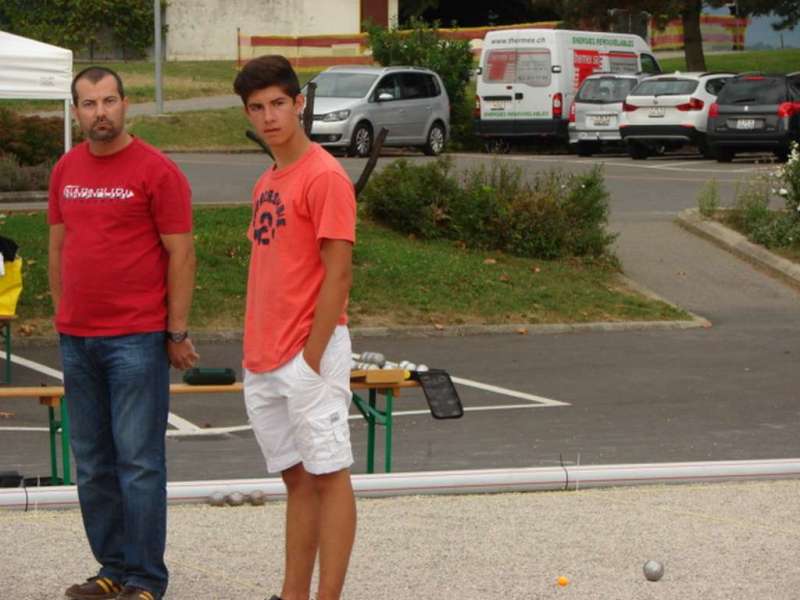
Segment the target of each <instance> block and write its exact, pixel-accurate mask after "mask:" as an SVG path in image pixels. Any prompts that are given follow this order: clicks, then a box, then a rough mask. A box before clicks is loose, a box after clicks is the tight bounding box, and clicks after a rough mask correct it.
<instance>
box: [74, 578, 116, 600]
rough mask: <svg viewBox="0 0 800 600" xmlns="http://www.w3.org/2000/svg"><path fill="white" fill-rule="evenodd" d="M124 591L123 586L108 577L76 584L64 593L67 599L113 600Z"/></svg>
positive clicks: (90, 579)
mask: <svg viewBox="0 0 800 600" xmlns="http://www.w3.org/2000/svg"><path fill="white" fill-rule="evenodd" d="M120 591H122V586H121V585H120V584H118V583H117V582H116V581H114V580H113V579H109V578H108V577H90V578H89V579H87V580H86V582H85V583H76V584H75V585H71V586H70V587H68V588H67V591H66V592H64V597H65V598H72V599H73V600H106V599H107V600H113V599H114V598H116V597H117V594H119V593H120Z"/></svg>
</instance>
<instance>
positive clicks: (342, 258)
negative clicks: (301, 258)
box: [303, 239, 353, 373]
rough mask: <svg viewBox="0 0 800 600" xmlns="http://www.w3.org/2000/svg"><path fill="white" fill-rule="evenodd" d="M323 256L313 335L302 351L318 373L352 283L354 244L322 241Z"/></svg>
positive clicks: (311, 334)
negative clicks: (323, 276)
mask: <svg viewBox="0 0 800 600" xmlns="http://www.w3.org/2000/svg"><path fill="white" fill-rule="evenodd" d="M320 256H321V258H322V266H323V267H324V269H325V278H324V279H323V280H322V287H321V288H320V291H319V297H318V298H317V306H316V309H315V310H314V321H313V322H312V324H311V333H310V334H309V336H308V340H306V345H305V348H304V349H303V358H305V361H306V362H307V363H308V366H309V367H311V368H312V369H314V370H315V371H316V372H317V373H319V371H320V362H321V361H322V354H323V352H325V348H326V347H327V345H328V342H329V341H330V339H331V335H332V334H333V330H334V329H335V328H336V322H337V321H338V320H339V315H341V314H342V311H343V310H344V307H345V303H346V302H347V295H348V294H349V293H350V286H351V285H352V283H353V264H352V261H353V244H352V243H350V242H348V241H345V240H329V239H323V240H322V244H321V246H320Z"/></svg>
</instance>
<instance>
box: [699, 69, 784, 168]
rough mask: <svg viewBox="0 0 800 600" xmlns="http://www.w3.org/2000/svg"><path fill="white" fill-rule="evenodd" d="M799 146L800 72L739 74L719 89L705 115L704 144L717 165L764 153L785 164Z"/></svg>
mask: <svg viewBox="0 0 800 600" xmlns="http://www.w3.org/2000/svg"><path fill="white" fill-rule="evenodd" d="M792 141H795V142H798V143H800V72H798V73H791V74H789V75H763V74H760V73H749V74H742V75H739V76H738V77H735V78H733V79H731V80H730V81H729V82H728V83H726V84H725V87H724V88H722V91H721V92H720V95H719V96H718V97H717V101H716V102H715V103H714V104H713V105H712V106H711V110H710V111H709V115H708V142H709V144H710V145H711V148H712V152H713V153H714V155H715V156H716V157H717V160H718V161H720V162H730V161H731V160H733V157H734V155H735V154H736V153H737V152H747V151H753V150H767V151H770V152H773V153H774V154H775V155H776V156H777V157H778V159H779V160H781V161H786V159H787V158H788V156H789V151H790V149H791V148H790V146H791V142H792Z"/></svg>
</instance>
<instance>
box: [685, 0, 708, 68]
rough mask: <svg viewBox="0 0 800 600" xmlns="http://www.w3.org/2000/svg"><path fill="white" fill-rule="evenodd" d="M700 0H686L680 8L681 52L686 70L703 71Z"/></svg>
mask: <svg viewBox="0 0 800 600" xmlns="http://www.w3.org/2000/svg"><path fill="white" fill-rule="evenodd" d="M702 9H703V1H702V0H687V1H686V2H685V4H684V8H683V10H681V21H683V52H684V55H685V56H686V70H687V71H705V70H706V57H705V55H704V54H703V35H702V33H701V32H700V12H701V11H702Z"/></svg>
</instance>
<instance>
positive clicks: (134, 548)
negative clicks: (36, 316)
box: [61, 332, 169, 598]
mask: <svg viewBox="0 0 800 600" xmlns="http://www.w3.org/2000/svg"><path fill="white" fill-rule="evenodd" d="M61 359H62V362H63V365H64V386H65V393H66V400H67V410H68V411H69V416H70V426H71V428H72V431H71V445H72V452H73V454H74V455H75V462H76V465H77V475H78V477H77V481H78V498H79V500H80V505H81V513H82V515H83V525H84V528H85V530H86V536H87V537H88V538H89V545H90V546H91V549H92V552H93V553H94V556H95V558H96V559H97V562H99V563H100V565H101V569H100V572H99V573H98V576H100V577H109V578H111V579H113V580H114V581H117V582H120V583H122V584H125V585H133V586H136V587H141V588H144V589H146V590H148V591H150V592H152V593H153V595H154V596H155V597H156V598H160V597H161V596H162V595H163V594H164V591H165V590H166V588H167V580H168V572H167V567H166V565H165V564H164V546H165V544H166V525H167V469H166V458H165V443H164V437H165V434H166V430H167V415H168V414H169V360H168V358H167V352H166V345H165V336H164V333H163V332H159V333H143V334H133V335H123V336H113V337H76V336H71V335H65V334H62V335H61Z"/></svg>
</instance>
